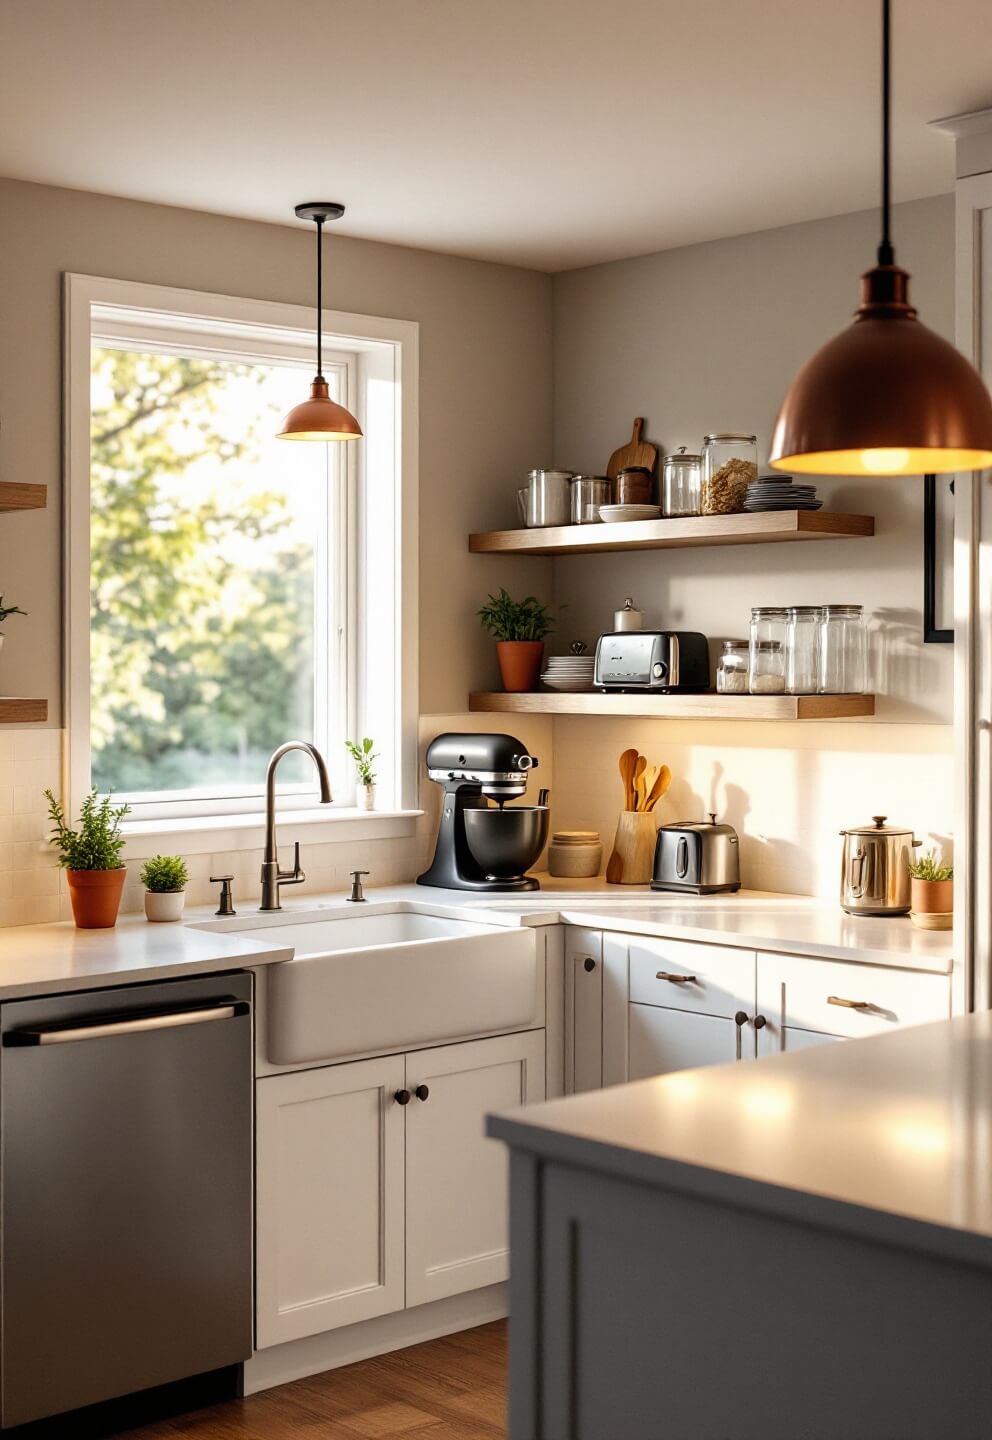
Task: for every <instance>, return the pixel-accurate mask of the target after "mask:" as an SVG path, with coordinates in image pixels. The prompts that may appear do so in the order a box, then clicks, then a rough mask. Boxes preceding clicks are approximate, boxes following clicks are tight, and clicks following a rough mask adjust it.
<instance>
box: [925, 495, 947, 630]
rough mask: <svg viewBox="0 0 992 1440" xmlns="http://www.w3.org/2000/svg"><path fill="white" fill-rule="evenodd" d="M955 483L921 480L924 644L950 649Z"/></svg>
mask: <svg viewBox="0 0 992 1440" xmlns="http://www.w3.org/2000/svg"><path fill="white" fill-rule="evenodd" d="M953 496H954V481H953V480H952V479H951V478H950V477H949V476H947V475H940V476H938V475H924V477H923V641H924V644H927V645H934V644H937V645H952V644H953V643H954V629H953V627H952V626H949V625H948V624H947V621H948V619H949V618H950V613H949V591H950V585H951V581H952V576H953V568H954V509H953Z"/></svg>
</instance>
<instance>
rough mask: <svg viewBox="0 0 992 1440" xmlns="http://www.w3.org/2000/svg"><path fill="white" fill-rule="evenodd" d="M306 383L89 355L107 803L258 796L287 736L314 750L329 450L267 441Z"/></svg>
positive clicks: (290, 767)
mask: <svg viewBox="0 0 992 1440" xmlns="http://www.w3.org/2000/svg"><path fill="white" fill-rule="evenodd" d="M308 382H309V374H308V372H307V371H306V369H305V368H300V367H296V366H286V365H263V364H255V363H244V364H242V363H236V362H233V361H230V360H223V359H217V360H215V359H210V358H206V359H204V358H199V357H191V358H188V357H184V356H176V355H170V354H159V353H154V352H153V351H151V350H142V351H137V350H120V349H111V348H101V347H100V346H99V345H98V344H95V345H94V347H93V353H92V432H91V436H92V438H91V461H92V466H91V469H92V474H91V485H92V508H91V524H90V528H91V543H92V562H91V599H92V632H91V634H92V640H91V644H92V653H91V675H92V690H91V694H92V699H91V724H92V740H91V748H92V766H93V783H94V784H95V785H96V786H97V787H98V788H99V789H100V790H101V791H107V790H114V791H115V792H117V793H128V794H134V793H142V792H144V793H162V792H172V793H173V794H175V793H176V792H180V791H186V792H188V791H192V792H196V793H197V794H198V795H199V796H207V795H210V796H223V795H225V794H237V793H241V792H243V791H244V790H245V789H246V788H247V789H251V790H256V791H257V790H260V789H261V786H262V782H263V780H264V774H265V764H266V761H267V759H268V756H269V755H270V753H271V752H272V750H273V749H274V748H275V747H276V746H277V745H279V744H281V743H282V741H284V740H286V739H290V738H294V739H303V740H318V742H319V743H323V737H317V736H315V735H314V713H315V706H314V695H315V682H316V681H319V680H320V678H321V677H320V676H316V677H315V664H316V661H317V654H318V647H317V643H316V637H317V635H318V634H320V633H326V632H325V631H324V630H323V629H322V623H323V622H322V621H321V614H322V613H326V597H327V595H328V593H329V577H328V575H327V563H328V562H327V556H328V555H329V554H331V553H333V547H330V546H329V545H328V534H327V531H328V523H329V521H328V509H327V497H328V480H329V477H328V473H327V467H328V464H329V463H333V457H332V456H331V455H329V454H328V450H329V448H332V447H326V446H323V445H312V446H311V445H294V446H288V445H286V444H285V442H283V441H279V440H276V439H275V438H274V437H275V435H276V432H277V429H278V422H279V420H280V419H281V417H282V415H283V414H284V413H285V411H286V410H288V409H289V408H290V407H291V406H292V405H294V404H295V403H297V402H298V401H299V400H300V399H301V398H302V397H303V396H304V395H305V394H306V390H307V385H308ZM287 452H291V453H287ZM318 575H319V576H320V580H319V584H318V581H317V577H318ZM318 668H319V669H320V671H321V675H322V674H323V673H324V667H323V663H321V664H320V666H319V667H318ZM294 766H295V767H296V768H294ZM280 780H281V782H282V783H283V784H290V783H293V782H299V781H304V780H305V781H306V782H307V783H308V784H309V783H311V774H310V771H309V769H308V766H307V762H306V761H305V760H304V759H303V757H302V756H298V757H287V760H286V761H285V762H284V764H283V766H282V767H281V768H280Z"/></svg>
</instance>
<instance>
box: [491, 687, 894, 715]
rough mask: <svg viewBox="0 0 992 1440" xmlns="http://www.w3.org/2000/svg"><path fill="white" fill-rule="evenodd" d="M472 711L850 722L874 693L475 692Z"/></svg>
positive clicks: (870, 706)
mask: <svg viewBox="0 0 992 1440" xmlns="http://www.w3.org/2000/svg"><path fill="white" fill-rule="evenodd" d="M468 708H469V709H470V710H489V711H495V712H498V713H501V714H515V715H644V716H649V717H652V718H656V719H658V720H852V719H863V718H864V717H865V716H870V715H874V713H875V697H874V695H717V694H715V693H713V694H706V695H682V694H670V695H617V694H610V695H601V694H599V693H598V692H597V693H592V692H590V691H584V692H583V693H581V694H577V695H563V694H559V693H551V692H545V691H535V692H533V693H528V694H525V695H509V694H506V693H504V692H502V691H494V692H488V693H487V692H483V691H477V692H476V693H475V694H473V695H470V696H469V697H468Z"/></svg>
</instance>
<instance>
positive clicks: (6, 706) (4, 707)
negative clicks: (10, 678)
mask: <svg viewBox="0 0 992 1440" xmlns="http://www.w3.org/2000/svg"><path fill="white" fill-rule="evenodd" d="M47 719H48V701H47V700H22V699H21V698H20V697H19V696H18V697H16V698H15V697H14V696H11V695H0V725H32V724H34V723H35V722H36V721H38V720H47Z"/></svg>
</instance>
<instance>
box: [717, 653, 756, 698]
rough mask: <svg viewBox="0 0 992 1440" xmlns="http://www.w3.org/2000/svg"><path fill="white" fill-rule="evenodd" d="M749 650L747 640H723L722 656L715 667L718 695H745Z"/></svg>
mask: <svg viewBox="0 0 992 1440" xmlns="http://www.w3.org/2000/svg"><path fill="white" fill-rule="evenodd" d="M750 648H751V647H750V645H749V643H748V641H747V640H724V642H723V654H722V655H721V656H720V658H719V660H718V661H717V665H716V691H717V694H718V695H746V694H747V677H748V669H749V666H750V663H751V662H750V654H749V652H750Z"/></svg>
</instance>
